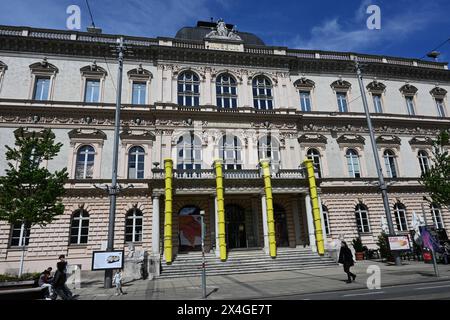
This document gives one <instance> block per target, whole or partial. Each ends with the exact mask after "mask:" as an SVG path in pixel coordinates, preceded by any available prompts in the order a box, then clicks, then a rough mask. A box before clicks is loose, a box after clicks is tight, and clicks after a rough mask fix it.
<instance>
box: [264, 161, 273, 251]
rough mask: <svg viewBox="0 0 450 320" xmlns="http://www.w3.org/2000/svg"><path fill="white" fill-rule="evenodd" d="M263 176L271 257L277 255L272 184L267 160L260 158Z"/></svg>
mask: <svg viewBox="0 0 450 320" xmlns="http://www.w3.org/2000/svg"><path fill="white" fill-rule="evenodd" d="M261 167H262V170H263V177H264V191H265V193H266V210H267V226H268V229H269V253H270V256H271V257H272V258H275V257H276V256H277V243H276V239H275V222H274V217H273V198H272V184H271V181H270V167H269V161H268V160H261Z"/></svg>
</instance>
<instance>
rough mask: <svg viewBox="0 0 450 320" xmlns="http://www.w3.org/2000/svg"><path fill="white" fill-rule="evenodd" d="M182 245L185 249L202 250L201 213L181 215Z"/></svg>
mask: <svg viewBox="0 0 450 320" xmlns="http://www.w3.org/2000/svg"><path fill="white" fill-rule="evenodd" d="M179 226H180V246H181V248H180V249H182V250H183V251H185V250H200V249H201V245H202V225H201V217H200V215H185V216H179Z"/></svg>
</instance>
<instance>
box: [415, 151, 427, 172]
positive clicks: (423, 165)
mask: <svg viewBox="0 0 450 320" xmlns="http://www.w3.org/2000/svg"><path fill="white" fill-rule="evenodd" d="M417 157H418V159H419V167H420V172H421V173H422V174H425V173H427V172H428V171H429V170H430V159H429V157H428V152H426V151H425V150H419V152H418V153H417Z"/></svg>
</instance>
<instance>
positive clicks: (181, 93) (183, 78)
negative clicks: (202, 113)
mask: <svg viewBox="0 0 450 320" xmlns="http://www.w3.org/2000/svg"><path fill="white" fill-rule="evenodd" d="M199 87H200V79H199V77H198V76H197V75H196V74H195V73H194V72H192V71H185V72H182V73H181V74H180V75H179V76H178V104H179V105H180V106H187V107H192V106H195V107H197V106H199V105H200V90H199Z"/></svg>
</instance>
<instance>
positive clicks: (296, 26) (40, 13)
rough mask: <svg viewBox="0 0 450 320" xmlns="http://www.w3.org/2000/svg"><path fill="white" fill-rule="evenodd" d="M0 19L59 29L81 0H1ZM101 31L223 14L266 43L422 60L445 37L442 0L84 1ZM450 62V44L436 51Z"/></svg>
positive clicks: (144, 28) (163, 30)
mask: <svg viewBox="0 0 450 320" xmlns="http://www.w3.org/2000/svg"><path fill="white" fill-rule="evenodd" d="M0 4H1V6H0V7H1V8H2V9H1V10H0V24H3V25H21V26H32V27H42V28H56V29H65V28H66V18H67V16H68V15H67V14H66V8H67V6H69V5H71V4H76V5H79V6H80V7H81V17H82V29H83V30H85V29H86V26H87V25H89V24H90V19H89V14H88V11H87V8H86V5H85V0H38V1H37V0H0ZM371 4H375V5H378V6H379V7H380V8H381V30H369V29H367V27H366V20H367V18H368V17H369V15H368V14H366V8H367V6H369V5H371ZM90 5H91V9H92V11H93V15H94V19H95V23H96V25H97V26H98V27H101V28H102V29H103V32H105V33H120V34H127V35H136V36H147V37H157V36H166V37H173V36H175V33H176V31H177V30H178V29H180V28H181V27H183V26H194V25H195V24H196V22H197V20H207V21H208V20H209V19H210V18H211V17H213V18H214V20H217V19H218V18H223V19H224V20H225V22H227V23H232V24H236V25H237V27H238V30H241V31H246V32H252V33H255V34H256V35H258V36H259V37H260V38H262V39H263V40H264V41H265V43H266V44H268V45H279V46H287V47H289V48H301V49H318V50H334V51H355V52H361V53H371V54H380V55H392V56H403V57H411V58H421V57H423V56H424V55H425V54H426V53H427V52H428V51H430V50H431V49H434V48H435V47H436V46H437V45H439V44H440V43H442V42H443V41H445V40H446V39H448V38H450V18H449V15H450V1H449V0H427V1H424V0H416V1H412V0H391V1H388V0H382V1H381V0H380V1H377V0H341V1H338V0H334V1H328V0H315V1H310V0H307V1H305V0H294V1H283V0H278V1H274V0H259V1H249V0H161V1H160V0H127V1H125V0H90ZM439 51H441V53H442V55H441V57H440V58H439V61H449V60H450V43H449V42H447V44H445V45H444V46H443V47H441V48H440V49H439Z"/></svg>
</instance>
